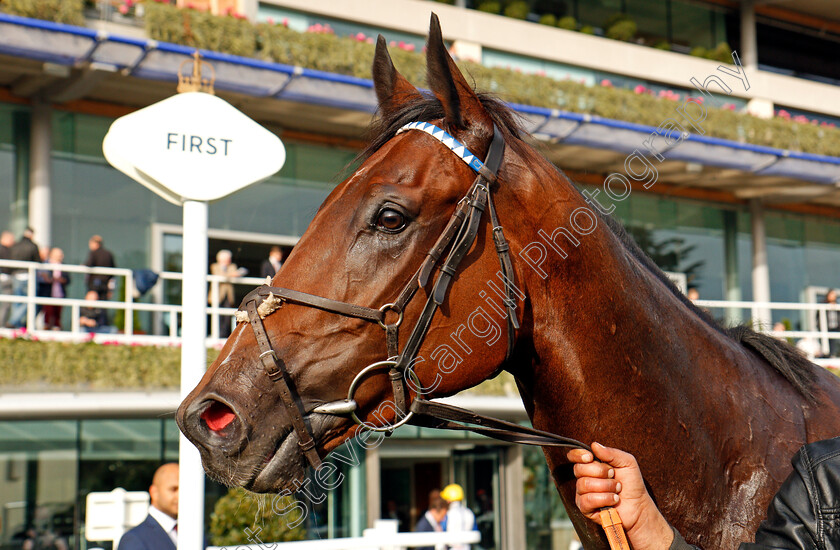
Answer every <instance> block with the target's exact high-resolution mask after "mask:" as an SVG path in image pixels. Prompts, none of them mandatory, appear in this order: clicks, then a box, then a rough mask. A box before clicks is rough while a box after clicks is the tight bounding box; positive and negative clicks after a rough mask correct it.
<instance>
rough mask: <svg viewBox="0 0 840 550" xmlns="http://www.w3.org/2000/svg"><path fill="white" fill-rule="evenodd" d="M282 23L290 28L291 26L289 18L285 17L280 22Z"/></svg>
mask: <svg viewBox="0 0 840 550" xmlns="http://www.w3.org/2000/svg"><path fill="white" fill-rule="evenodd" d="M280 24H281V25H283V26H284V27H286V28H287V29H288V28H289V18H288V17H284V18H283V20H282V21H281V22H280Z"/></svg>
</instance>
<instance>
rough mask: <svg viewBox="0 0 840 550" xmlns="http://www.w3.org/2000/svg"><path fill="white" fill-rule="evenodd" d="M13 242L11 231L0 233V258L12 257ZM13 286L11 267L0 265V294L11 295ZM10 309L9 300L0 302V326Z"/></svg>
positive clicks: (7, 316)
mask: <svg viewBox="0 0 840 550" xmlns="http://www.w3.org/2000/svg"><path fill="white" fill-rule="evenodd" d="M14 244H15V236H14V234H13V233H12V232H11V231H3V232H2V233H0V260H10V259H11V258H12V247H13V246H14ZM14 287H15V285H14V282H13V279H12V268H10V267H0V295H7V296H9V295H11V294H12V293H13V292H14ZM11 309H12V303H11V302H0V327H5V326H6V321H7V320H8V319H9V311H11Z"/></svg>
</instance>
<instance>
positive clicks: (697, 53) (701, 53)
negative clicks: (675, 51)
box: [689, 46, 709, 57]
mask: <svg viewBox="0 0 840 550" xmlns="http://www.w3.org/2000/svg"><path fill="white" fill-rule="evenodd" d="M689 55H693V56H694V57H708V55H709V50H707V49H706V48H704V47H703V46H697V47H695V48H691V52H690V54H689Z"/></svg>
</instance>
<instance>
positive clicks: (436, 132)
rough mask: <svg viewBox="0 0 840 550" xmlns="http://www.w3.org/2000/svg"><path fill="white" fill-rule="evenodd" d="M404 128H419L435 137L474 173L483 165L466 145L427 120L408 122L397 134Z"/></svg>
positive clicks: (479, 170)
mask: <svg viewBox="0 0 840 550" xmlns="http://www.w3.org/2000/svg"><path fill="white" fill-rule="evenodd" d="M406 130H420V131H421V132H426V133H427V134H429V135H430V136H432V137H433V138H435V139H437V140H438V141H440V142H441V143H443V144H444V145H446V146H447V147H449V149H451V150H452V152H453V153H455V154H456V155H458V157H459V158H460V159H461V160H463V161H464V162H466V163H467V166H469V167H470V168H472V169H473V170H474V171H475V172H476V173H480V172H481V169H482V168H483V167H484V163H483V162H481V161H480V160H479V159H478V157H476V156H475V155H473V154H472V152H471V151H470V150H469V149H467V147H466V146H465V145H464V144H463V143H461V142H460V141H458V140H457V139H455V138H454V137H452V136H451V135H449V134H448V133H446V131H444V130H443V129H441V128H438V127H437V126H435V125H434V124H429V123H428V122H409V123H408V124H406V125H405V126H403V127H402V128H400V129H399V130H398V131H397V134H401V133H403V132H405V131H406Z"/></svg>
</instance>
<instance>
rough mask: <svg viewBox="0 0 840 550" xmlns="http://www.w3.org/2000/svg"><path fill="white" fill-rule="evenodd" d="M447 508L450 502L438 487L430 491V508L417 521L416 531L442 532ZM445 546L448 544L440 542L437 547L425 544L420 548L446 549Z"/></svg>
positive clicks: (422, 549) (427, 549)
mask: <svg viewBox="0 0 840 550" xmlns="http://www.w3.org/2000/svg"><path fill="white" fill-rule="evenodd" d="M447 508H448V504H447V503H446V500H444V499H443V497H441V496H440V491H438V490H437V489H435V490H433V491H431V492H430V493H429V509H428V510H426V513H425V514H423V517H421V518H420V519H419V520H418V521H417V525H416V526H415V527H414V531H415V532H417V533H431V532H438V533H442V532H443V527H442V526H441V524H442V523H443V520H444V518H446V509H447ZM445 548H446V545H443V544H439V545H437V546H435V547H432V546H424V547H422V548H419V549H418V550H444V549H445Z"/></svg>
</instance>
